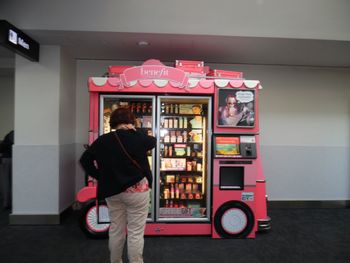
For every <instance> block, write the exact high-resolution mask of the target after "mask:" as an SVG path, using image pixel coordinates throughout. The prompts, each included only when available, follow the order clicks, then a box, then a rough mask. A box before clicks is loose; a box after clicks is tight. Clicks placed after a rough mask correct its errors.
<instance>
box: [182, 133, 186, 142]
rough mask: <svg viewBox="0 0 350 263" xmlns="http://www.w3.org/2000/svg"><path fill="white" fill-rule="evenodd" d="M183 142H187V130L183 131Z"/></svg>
mask: <svg viewBox="0 0 350 263" xmlns="http://www.w3.org/2000/svg"><path fill="white" fill-rule="evenodd" d="M183 142H187V131H184V132H183Z"/></svg>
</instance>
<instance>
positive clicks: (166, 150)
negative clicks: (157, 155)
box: [163, 145, 168, 157]
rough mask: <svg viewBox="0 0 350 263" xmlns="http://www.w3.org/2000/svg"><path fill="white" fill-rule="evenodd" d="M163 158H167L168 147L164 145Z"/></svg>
mask: <svg viewBox="0 0 350 263" xmlns="http://www.w3.org/2000/svg"><path fill="white" fill-rule="evenodd" d="M163 157H168V146H167V145H165V147H164V156H163Z"/></svg>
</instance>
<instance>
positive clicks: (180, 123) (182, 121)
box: [179, 117, 184, 129]
mask: <svg viewBox="0 0 350 263" xmlns="http://www.w3.org/2000/svg"><path fill="white" fill-rule="evenodd" d="M183 127H184V120H183V118H182V117H179V128H180V129H182V128H183Z"/></svg>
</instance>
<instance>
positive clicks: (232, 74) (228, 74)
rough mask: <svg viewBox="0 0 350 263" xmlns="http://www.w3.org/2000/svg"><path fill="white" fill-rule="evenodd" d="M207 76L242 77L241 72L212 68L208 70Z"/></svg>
mask: <svg viewBox="0 0 350 263" xmlns="http://www.w3.org/2000/svg"><path fill="white" fill-rule="evenodd" d="M208 76H213V77H219V78H233V79H242V78H243V72H239V71H229V70H221V69H214V70H211V71H210V72H209V74H208Z"/></svg>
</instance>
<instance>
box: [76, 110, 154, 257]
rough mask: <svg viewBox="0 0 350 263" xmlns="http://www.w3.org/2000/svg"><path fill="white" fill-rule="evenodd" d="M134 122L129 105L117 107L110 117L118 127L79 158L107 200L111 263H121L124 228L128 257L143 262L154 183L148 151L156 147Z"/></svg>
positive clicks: (99, 193)
mask: <svg viewBox="0 0 350 263" xmlns="http://www.w3.org/2000/svg"><path fill="white" fill-rule="evenodd" d="M134 123H135V116H134V115H133V114H132V113H131V112H130V111H129V110H128V109H127V108H118V109H116V110H115V111H113V112H112V114H111V117H110V126H111V129H115V130H113V131H111V132H110V133H107V134H104V135H101V136H100V137H99V138H98V139H96V141H94V142H93V144H92V145H91V146H90V147H89V148H88V149H87V150H86V151H85V152H84V153H83V155H82V157H81V159H80V163H81V165H82V166H83V168H84V170H85V171H86V172H87V173H88V174H89V175H91V176H92V177H94V178H96V179H97V180H98V190H97V197H98V198H99V200H101V199H106V202H107V206H108V210H109V217H110V221H111V224H110V229H109V250H110V259H111V263H122V254H123V248H124V243H125V239H126V232H125V229H127V232H128V238H127V248H128V258H129V261H130V262H131V263H141V262H143V256H142V254H143V246H144V230H145V224H146V219H147V214H148V206H149V187H150V186H152V174H151V170H150V166H149V163H148V159H147V152H148V151H149V150H151V149H153V148H154V147H155V145H156V139H155V138H154V137H153V136H148V135H145V134H143V133H141V132H138V131H136V129H135V126H134Z"/></svg>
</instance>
